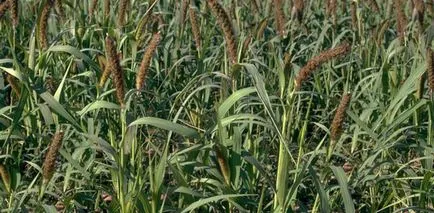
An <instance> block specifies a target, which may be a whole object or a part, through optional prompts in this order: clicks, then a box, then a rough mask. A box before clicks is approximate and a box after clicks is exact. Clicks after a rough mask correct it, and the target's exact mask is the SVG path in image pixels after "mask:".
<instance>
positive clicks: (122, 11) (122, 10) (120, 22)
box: [118, 0, 130, 27]
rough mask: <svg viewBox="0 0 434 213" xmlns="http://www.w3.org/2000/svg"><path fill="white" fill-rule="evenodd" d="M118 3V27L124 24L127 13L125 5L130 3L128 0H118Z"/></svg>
mask: <svg viewBox="0 0 434 213" xmlns="http://www.w3.org/2000/svg"><path fill="white" fill-rule="evenodd" d="M120 1H121V2H120V5H119V16H118V25H119V27H123V26H124V24H125V14H126V13H127V7H128V4H129V3H130V0H120Z"/></svg>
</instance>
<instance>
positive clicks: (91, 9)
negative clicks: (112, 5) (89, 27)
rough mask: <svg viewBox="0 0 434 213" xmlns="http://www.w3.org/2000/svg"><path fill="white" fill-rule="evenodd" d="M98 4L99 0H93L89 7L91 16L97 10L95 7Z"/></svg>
mask: <svg viewBox="0 0 434 213" xmlns="http://www.w3.org/2000/svg"><path fill="white" fill-rule="evenodd" d="M97 6H98V0H92V3H91V4H90V7H89V17H92V16H93V13H94V12H95V8H96V7H97Z"/></svg>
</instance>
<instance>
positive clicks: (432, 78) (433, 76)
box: [426, 48, 434, 93]
mask: <svg viewBox="0 0 434 213" xmlns="http://www.w3.org/2000/svg"><path fill="white" fill-rule="evenodd" d="M426 63H427V72H428V86H429V88H430V90H431V92H432V93H434V53H433V51H432V49H431V48H428V49H427V51H426Z"/></svg>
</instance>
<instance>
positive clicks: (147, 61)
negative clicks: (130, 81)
mask: <svg viewBox="0 0 434 213" xmlns="http://www.w3.org/2000/svg"><path fill="white" fill-rule="evenodd" d="M160 40H161V34H160V32H158V33H155V34H154V35H153V36H152V39H151V41H150V42H149V45H148V48H147V49H146V51H145V54H144V55H143V59H142V63H141V64H140V68H139V71H138V72H137V76H136V89H137V90H141V89H143V86H144V85H145V79H146V74H147V73H148V69H149V66H150V65H151V60H152V56H153V55H154V52H155V50H156V49H157V46H158V44H159V43H160Z"/></svg>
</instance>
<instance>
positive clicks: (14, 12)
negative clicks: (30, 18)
mask: <svg viewBox="0 0 434 213" xmlns="http://www.w3.org/2000/svg"><path fill="white" fill-rule="evenodd" d="M8 1H9V9H10V11H11V18H12V23H13V25H14V27H17V26H18V21H19V15H18V0H8Z"/></svg>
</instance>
